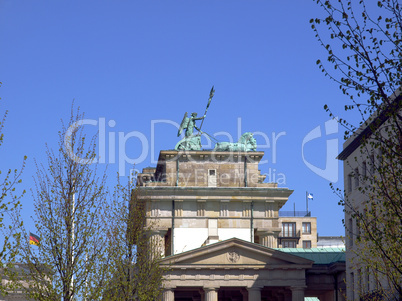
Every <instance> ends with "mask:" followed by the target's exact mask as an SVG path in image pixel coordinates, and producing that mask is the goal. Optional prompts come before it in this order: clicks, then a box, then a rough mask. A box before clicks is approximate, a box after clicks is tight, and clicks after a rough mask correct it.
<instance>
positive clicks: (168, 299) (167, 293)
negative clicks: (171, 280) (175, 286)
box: [162, 289, 174, 301]
mask: <svg viewBox="0 0 402 301" xmlns="http://www.w3.org/2000/svg"><path fill="white" fill-rule="evenodd" d="M162 301H174V292H173V290H172V289H164V290H163V293H162Z"/></svg>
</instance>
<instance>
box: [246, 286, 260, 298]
mask: <svg viewBox="0 0 402 301" xmlns="http://www.w3.org/2000/svg"><path fill="white" fill-rule="evenodd" d="M247 290H248V300H249V301H261V288H260V287H248V288H247Z"/></svg>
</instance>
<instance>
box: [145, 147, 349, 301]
mask: <svg viewBox="0 0 402 301" xmlns="http://www.w3.org/2000/svg"><path fill="white" fill-rule="evenodd" d="M263 155H264V153H263V152H257V151H250V152H247V151H239V152H233V151H232V152H229V151H226V152H225V151H213V150H204V151H202V150H192V151H177V150H166V151H161V152H160V155H159V159H158V164H157V166H156V168H146V169H144V170H143V173H141V174H139V175H138V183H139V185H140V189H139V192H140V193H139V197H140V198H141V199H143V200H145V201H146V202H147V203H148V210H147V223H148V224H152V225H153V230H152V233H151V236H152V239H154V241H156V242H158V244H157V245H161V246H162V247H161V250H160V252H161V253H162V254H164V256H165V258H164V259H162V262H161V263H162V264H163V265H167V266H169V272H168V273H167V275H166V276H165V278H164V288H165V290H164V293H163V300H165V301H173V300H180V301H185V300H186V301H187V300H205V301H216V300H225V301H226V300H233V301H234V300H242V301H243V300H252V301H259V300H278V301H279V300H293V301H296V300H298V301H300V300H304V297H305V296H308V297H319V298H320V300H331V301H332V300H334V299H335V298H336V300H343V299H342V294H341V293H340V291H341V289H342V286H343V284H344V280H343V279H344V269H345V262H344V257H343V256H344V253H343V252H342V251H341V250H339V249H320V250H318V249H313V248H312V249H308V250H306V252H303V249H294V248H291V249H289V248H285V249H283V248H278V247H283V246H294V244H293V245H292V244H291V242H292V241H294V242H295V244H296V245H297V246H302V245H303V240H304V237H305V238H306V239H305V240H306V241H311V244H310V247H315V246H316V242H317V240H316V219H315V218H311V217H310V216H305V217H294V216H293V217H285V216H284V217H282V216H281V217H280V216H279V209H281V208H282V206H283V205H284V204H285V203H286V201H287V200H288V198H289V196H290V195H291V194H292V192H293V191H292V190H290V189H288V188H280V187H278V185H277V184H276V183H264V182H263V181H264V178H265V177H264V176H263V175H261V173H260V171H259V170H258V163H259V162H260V160H261V158H262V157H263ZM300 231H301V232H300ZM308 232H309V233H308ZM295 250H299V251H295ZM307 253H308V254H307Z"/></svg>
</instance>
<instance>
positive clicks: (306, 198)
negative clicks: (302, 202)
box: [306, 191, 308, 215]
mask: <svg viewBox="0 0 402 301" xmlns="http://www.w3.org/2000/svg"><path fill="white" fill-rule="evenodd" d="M306 211H307V213H306V214H307V215H308V191H306Z"/></svg>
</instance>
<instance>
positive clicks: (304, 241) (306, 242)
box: [303, 240, 311, 249]
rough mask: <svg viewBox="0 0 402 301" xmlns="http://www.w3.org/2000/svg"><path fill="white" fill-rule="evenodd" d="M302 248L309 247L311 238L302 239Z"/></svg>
mask: <svg viewBox="0 0 402 301" xmlns="http://www.w3.org/2000/svg"><path fill="white" fill-rule="evenodd" d="M303 249H311V240H303Z"/></svg>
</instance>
